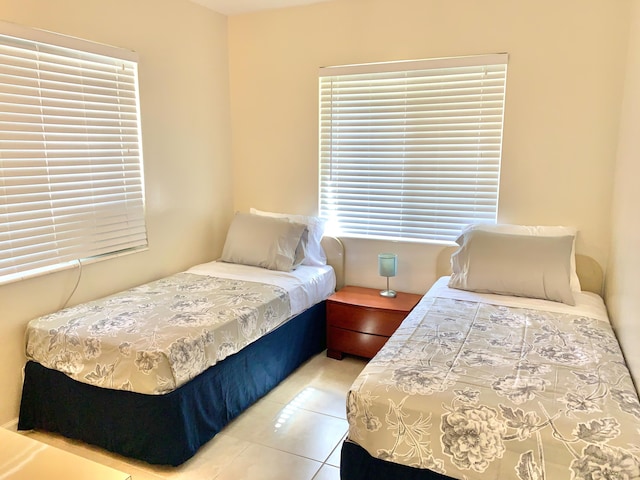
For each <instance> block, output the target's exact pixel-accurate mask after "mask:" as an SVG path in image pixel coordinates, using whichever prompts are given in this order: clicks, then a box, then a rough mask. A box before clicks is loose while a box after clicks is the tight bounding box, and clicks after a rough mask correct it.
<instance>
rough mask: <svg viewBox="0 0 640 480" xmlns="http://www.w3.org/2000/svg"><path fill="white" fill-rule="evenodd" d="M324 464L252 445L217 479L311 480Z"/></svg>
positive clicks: (216, 477)
mask: <svg viewBox="0 0 640 480" xmlns="http://www.w3.org/2000/svg"><path fill="white" fill-rule="evenodd" d="M321 466H322V464H321V463H320V462H315V461H313V460H309V459H307V458H302V457H299V456H297V455H292V454H290V453H286V452H281V451H280V450H276V449H273V448H269V447H265V446H263V445H251V446H250V447H249V448H247V449H246V450H245V451H243V452H242V453H241V454H240V455H239V456H238V457H236V458H235V459H234V460H233V461H232V462H231V464H230V465H228V466H227V467H226V468H225V469H224V470H223V471H222V472H220V473H219V474H218V475H217V476H215V477H212V478H214V479H215V480H284V479H292V480H293V479H295V480H311V479H312V478H313V477H314V475H315V474H316V472H317V471H318V470H319V469H320V467H321Z"/></svg>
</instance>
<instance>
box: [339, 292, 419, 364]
mask: <svg viewBox="0 0 640 480" xmlns="http://www.w3.org/2000/svg"><path fill="white" fill-rule="evenodd" d="M421 298H422V295H416V294H413V293H402V292H398V296H397V297H395V298H386V297H382V296H380V290H376V289H373V288H363V287H344V288H343V289H341V290H339V291H337V292H336V293H334V294H333V295H331V296H330V297H329V298H328V299H327V356H328V357H331V358H336V359H338V360H342V356H343V354H344V353H350V354H352V355H357V356H360V357H365V358H372V357H373V356H374V355H375V354H376V353H378V350H380V349H381V348H382V346H383V345H384V344H385V343H386V342H387V340H388V339H389V337H390V336H391V335H392V334H393V332H395V331H396V329H397V328H398V327H399V326H400V323H402V320H404V319H405V317H406V316H407V315H408V314H409V312H410V311H411V310H412V309H413V307H415V306H416V304H417V303H418V302H419V301H420V299H421Z"/></svg>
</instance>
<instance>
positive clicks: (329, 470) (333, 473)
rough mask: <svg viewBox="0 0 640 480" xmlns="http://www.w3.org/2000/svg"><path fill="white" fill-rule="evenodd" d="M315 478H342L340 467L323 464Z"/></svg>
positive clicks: (316, 479) (331, 479)
mask: <svg viewBox="0 0 640 480" xmlns="http://www.w3.org/2000/svg"><path fill="white" fill-rule="evenodd" d="M313 480H340V469H339V468H336V467H332V466H331V465H323V466H322V468H321V469H320V470H319V471H318V473H317V474H316V476H315V477H313Z"/></svg>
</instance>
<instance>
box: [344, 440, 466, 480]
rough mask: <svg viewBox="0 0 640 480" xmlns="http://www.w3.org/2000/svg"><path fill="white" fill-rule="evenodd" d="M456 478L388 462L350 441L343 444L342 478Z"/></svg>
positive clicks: (346, 479)
mask: <svg viewBox="0 0 640 480" xmlns="http://www.w3.org/2000/svg"><path fill="white" fill-rule="evenodd" d="M374 478H375V480H398V479H402V480H455V479H452V478H451V477H447V476H446V475H442V474H440V473H436V472H432V471H431V470H425V469H420V468H413V467H407V466H406V465H400V464H398V463H392V462H387V461H385V460H380V459H379V458H374V457H372V456H371V455H369V452H367V451H366V450H365V449H364V448H362V447H361V446H360V445H357V444H355V443H353V442H350V441H345V442H343V444H342V451H341V453H340V480H371V479H374Z"/></svg>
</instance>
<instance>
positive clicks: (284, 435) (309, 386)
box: [26, 352, 366, 480]
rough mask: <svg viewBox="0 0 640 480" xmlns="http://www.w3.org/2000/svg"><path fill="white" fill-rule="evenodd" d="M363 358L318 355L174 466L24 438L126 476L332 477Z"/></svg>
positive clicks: (220, 479)
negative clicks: (347, 407) (352, 388)
mask: <svg viewBox="0 0 640 480" xmlns="http://www.w3.org/2000/svg"><path fill="white" fill-rule="evenodd" d="M365 363H366V362H365V360H362V359H358V358H353V357H345V358H344V359H343V360H342V361H338V360H333V359H330V358H327V356H326V354H325V353H324V352H323V353H320V354H319V355H317V356H315V357H313V358H312V359H310V360H309V361H308V362H306V363H305V364H304V365H302V366H301V367H300V368H298V369H297V370H296V371H295V372H294V373H293V374H292V375H291V376H289V377H288V378H287V379H285V380H284V381H283V382H282V383H281V384H280V385H278V386H277V387H276V388H275V389H274V390H272V391H271V392H270V393H269V394H267V395H266V396H265V397H263V398H262V399H261V400H259V401H258V402H257V403H256V404H255V405H253V406H252V407H251V408H249V409H248V410H247V411H246V412H244V413H243V414H242V415H240V416H239V417H238V418H236V419H235V420H234V421H233V422H231V423H230V424H229V425H228V426H227V427H226V428H225V429H224V430H223V431H222V432H220V433H219V434H218V435H216V436H215V437H214V438H213V439H212V440H211V441H209V442H208V443H207V444H205V445H204V446H203V447H202V448H201V449H200V451H199V452H198V453H197V454H196V455H195V456H194V457H193V458H191V459H190V460H188V461H187V462H185V463H184V464H182V465H181V466H179V467H175V468H174V467H158V466H153V465H149V464H147V463H143V462H139V461H135V460H131V459H127V458H125V457H121V456H117V455H114V454H111V453H109V452H106V451H105V450H102V449H98V448H95V447H91V446H88V445H86V444H83V443H80V442H75V441H72V440H68V439H66V438H63V437H60V436H56V435H51V434H47V433H42V432H28V433H26V435H30V436H31V437H33V438H35V439H37V440H40V441H42V442H45V443H48V444H50V445H53V446H55V447H58V448H62V449H64V450H67V451H69V452H72V453H75V454H76V455H80V456H82V457H85V458H88V459H90V460H93V461H96V462H99V463H102V464H104V465H108V466H110V467H113V468H116V469H118V470H120V471H122V472H126V473H129V474H130V475H131V478H132V479H133V480H158V479H172V480H178V479H179V480H245V479H246V480H271V479H273V480H288V479H291V480H339V478H340V474H339V468H338V467H339V466H340V446H341V445H342V440H343V439H344V437H345V435H346V433H347V421H346V419H345V397H346V392H347V390H348V389H349V387H350V386H351V384H352V382H353V380H354V379H355V378H356V376H357V375H358V374H359V373H360V371H361V370H362V368H363V367H364V366H365Z"/></svg>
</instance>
